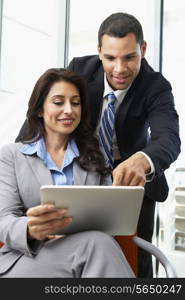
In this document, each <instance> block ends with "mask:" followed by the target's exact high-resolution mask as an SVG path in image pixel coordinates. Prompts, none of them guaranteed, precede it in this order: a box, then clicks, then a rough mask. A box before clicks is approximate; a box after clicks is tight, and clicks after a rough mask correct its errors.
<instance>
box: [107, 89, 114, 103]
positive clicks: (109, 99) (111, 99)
mask: <svg viewBox="0 0 185 300" xmlns="http://www.w3.org/2000/svg"><path fill="white" fill-rule="evenodd" d="M106 98H107V100H108V104H113V105H114V104H115V101H116V96H115V95H114V93H113V92H111V93H109V94H108V95H107V96H106Z"/></svg>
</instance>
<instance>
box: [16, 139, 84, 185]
mask: <svg viewBox="0 0 185 300" xmlns="http://www.w3.org/2000/svg"><path fill="white" fill-rule="evenodd" d="M20 151H21V153H23V154H26V155H33V154H36V155H37V156H38V157H39V158H40V159H41V160H42V161H43V163H44V165H45V166H46V168H48V169H49V170H50V172H51V176H52V180H53V184H55V185H73V184H74V181H73V160H74V158H75V157H78V156H79V150H78V147H77V145H76V143H75V141H74V140H73V139H72V140H70V141H69V142H68V144H67V149H66V151H65V154H64V159H63V163H62V166H61V168H58V167H57V166H56V164H55V162H54V161H53V159H52V158H51V156H50V154H49V153H48V152H47V150H46V146H45V142H44V139H43V138H40V139H39V140H38V141H36V142H34V143H31V144H24V145H23V146H22V147H21V149H20Z"/></svg>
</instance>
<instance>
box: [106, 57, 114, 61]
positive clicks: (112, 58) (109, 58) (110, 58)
mask: <svg viewBox="0 0 185 300" xmlns="http://www.w3.org/2000/svg"><path fill="white" fill-rule="evenodd" d="M106 59H107V60H110V61H112V60H114V57H112V56H108V57H106Z"/></svg>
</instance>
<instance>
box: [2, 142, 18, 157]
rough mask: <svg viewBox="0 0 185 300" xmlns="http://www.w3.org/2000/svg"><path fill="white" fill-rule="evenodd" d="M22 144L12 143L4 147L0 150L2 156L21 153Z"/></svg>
mask: <svg viewBox="0 0 185 300" xmlns="http://www.w3.org/2000/svg"><path fill="white" fill-rule="evenodd" d="M22 145H23V144H22V143H20V142H19V143H11V144H5V145H2V146H1V148H0V155H1V156H2V155H3V156H4V155H11V154H15V153H20V148H21V147H22Z"/></svg>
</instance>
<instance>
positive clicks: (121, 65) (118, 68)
mask: <svg viewBox="0 0 185 300" xmlns="http://www.w3.org/2000/svg"><path fill="white" fill-rule="evenodd" d="M126 70H127V63H126V62H123V61H117V62H116V63H115V67H114V71H115V72H116V73H122V72H124V71H126Z"/></svg>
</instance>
